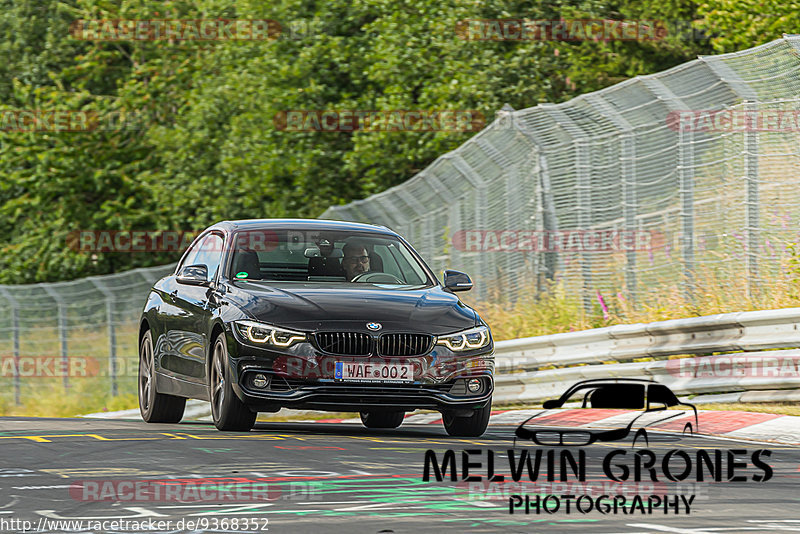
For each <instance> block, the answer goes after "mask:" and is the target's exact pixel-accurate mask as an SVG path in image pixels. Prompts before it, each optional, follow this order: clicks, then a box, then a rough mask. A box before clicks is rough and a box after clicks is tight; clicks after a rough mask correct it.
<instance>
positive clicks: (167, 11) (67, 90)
mask: <svg viewBox="0 0 800 534" xmlns="http://www.w3.org/2000/svg"><path fill="white" fill-rule="evenodd" d="M751 3H752V2H751ZM773 3H774V2H773ZM739 5H740V4H736V5H734V4H733V3H731V2H728V1H725V2H723V1H718V0H715V1H714V2H711V3H707V4H703V5H702V6H700V7H699V8H698V6H697V5H695V4H693V3H690V2H685V1H682V0H665V1H662V2H655V1H653V0H647V1H645V2H631V1H629V0H617V1H614V2H610V3H609V2H599V1H596V0H585V1H579V2H574V1H573V2H570V1H562V0H499V1H495V2H491V3H489V2H483V1H481V0H474V1H472V0H471V1H464V0H435V1H434V0H399V1H394V0H393V1H389V0H328V1H325V2H322V1H314V0H277V1H275V2H270V3H267V2H262V1H257V0H242V1H240V2H236V3H231V2H222V1H219V0H200V1H198V2H188V1H178V0H167V1H162V0H158V1H156V0H129V1H126V2H121V3H111V2H106V1H104V0H80V1H79V0H66V1H56V0H39V1H37V2H21V1H19V0H0V6H1V7H2V10H0V36H1V40H0V53H1V54H2V57H3V58H4V59H5V61H4V62H3V63H2V64H0V111H1V110H9V109H17V110H19V109H51V110H84V111H91V112H94V113H96V114H98V116H107V115H108V114H110V113H113V112H118V111H126V112H129V113H136V114H138V115H139V116H141V117H144V118H145V120H144V121H143V122H140V123H138V125H137V126H136V128H132V129H121V130H116V131H114V130H111V131H101V130H97V131H92V132H0V177H2V178H0V283H27V282H40V281H54V280H63V279H72V278H76V277H80V276H85V275H89V274H100V273H107V272H113V271H119V270H123V269H128V268H131V267H137V266H145V265H155V264H160V263H166V262H168V261H172V260H175V259H176V258H175V254H164V253H162V254H123V253H97V254H88V253H81V252H77V251H74V250H71V249H70V248H69V247H68V246H66V237H67V234H68V232H70V231H72V230H79V229H88V230H113V229H125V230H135V229H142V230H198V229H201V228H203V227H205V226H207V225H209V224H211V223H214V222H216V221H218V220H222V219H233V218H250V217H280V216H299V217H315V216H318V215H319V214H320V213H321V212H322V211H323V210H324V209H325V208H327V207H328V206H330V205H332V204H340V203H344V202H348V201H350V200H353V199H357V198H363V197H365V196H368V195H370V194H373V193H375V192H378V191H381V190H384V189H386V188H388V187H391V186H393V185H396V184H398V183H401V182H403V181H405V180H407V179H408V178H410V177H411V176H412V175H413V174H414V173H416V172H418V171H419V170H421V169H422V168H424V167H425V166H426V165H428V164H429V163H430V162H431V161H433V159H435V158H436V157H437V156H439V155H441V154H442V153H444V152H446V151H448V150H452V149H454V148H455V147H457V146H458V145H460V144H461V143H463V142H464V141H465V140H466V139H467V138H469V136H470V135H472V134H471V133H457V132H402V133H401V132H350V133H347V132H287V131H282V130H279V129H277V128H276V127H275V124H274V123H273V119H274V117H275V116H276V114H278V113H279V112H281V111H286V110H356V109H360V110H398V109H407V110H448V109H449V110H459V109H462V110H478V111H480V112H482V113H483V114H484V115H485V116H486V117H487V119H489V120H491V119H492V118H493V116H494V114H495V112H496V111H497V110H499V109H500V108H501V107H502V106H503V105H504V104H505V103H508V104H510V105H511V106H512V107H514V108H516V109H521V108H526V107H531V106H535V105H537V104H539V103H541V102H560V101H564V100H567V99H569V98H572V97H574V96H576V95H578V94H581V93H585V92H588V91H593V90H596V89H600V88H602V87H606V86H608V85H611V84H614V83H616V82H619V81H621V80H624V79H626V78H629V77H631V76H635V75H637V74H646V73H652V72H656V71H659V70H663V69H665V68H669V67H672V66H674V65H677V64H679V63H682V62H684V61H687V60H690V59H693V58H694V57H695V56H696V55H697V54H698V53H709V52H711V50H712V49H711V43H710V42H709V41H707V40H691V39H685V38H682V37H680V36H669V35H668V36H667V38H666V39H663V40H659V41H640V42H630V41H584V42H541V41H539V42H537V41H523V42H516V41H469V40H463V39H461V38H459V36H458V35H457V34H456V31H455V28H456V24H457V23H458V22H459V21H463V20H469V19H501V18H529V19H536V20H543V19H549V20H552V19H560V18H582V19H598V18H610V19H671V20H676V19H681V20H694V19H696V18H698V13H702V14H704V16H705V17H706V21H707V22H706V23H705V24H707V25H710V24H711V23H713V26H714V27H715V28H716V29H723V28H733V27H734V26H735V25H737V24H744V25H745V26H746V27H747V28H748V29H747V32H749V33H746V35H745V36H741V35H737V36H736V37H735V38H734V37H730V36H729V37H726V38H722V37H715V38H714V39H715V41H714V45H715V46H717V47H718V48H719V47H721V48H723V49H728V48H730V47H738V48H743V47H746V46H749V45H750V40H754V39H755V40H758V39H770V38H772V37H773V36H771V35H769V34H765V33H764V29H765V27H764V26H763V25H762V24H761V23H760V22H759V21H760V19H753V18H752V17H750V15H749V14H748V13H747V12H745V10H744V9H739V7H738V6H739ZM753 5H755V4H753ZM773 7H774V11H773V12H785V13H787V15H786V16H787V17H789V18H791V17H792V16H794V17H796V13H797V12H798V11H797V10H796V9H795V10H794V15H792V13H791V7H790V6H789V5H788V4H787V5H780V6H779V5H778V4H775V6H773ZM795 7H796V6H795ZM217 18H224V19H237V18H238V19H273V20H277V21H279V22H280V23H281V24H282V27H283V29H284V31H283V33H282V34H281V36H280V38H278V39H276V40H273V41H229V42H203V41H181V42H174V41H157V42H143V41H129V42H113V41H96V42H95V41H81V40H77V39H74V38H71V37H70V35H69V27H70V24H71V23H73V22H74V21H75V20H77V19H217ZM708 21H711V23H709V22H708ZM790 23H791V21H790V20H789V19H786V20H785V21H783V22H781V23H780V24H778V26H775V25H773V26H770V28H778V27H779V26H781V25H782V24H783V25H786V24H790ZM703 24H704V23H702V22H701V23H700V25H701V26H702V25H703ZM794 24H795V25H796V21H794ZM719 33H720V34H724V33H726V32H719ZM727 33H731V34H732V33H735V32H727Z"/></svg>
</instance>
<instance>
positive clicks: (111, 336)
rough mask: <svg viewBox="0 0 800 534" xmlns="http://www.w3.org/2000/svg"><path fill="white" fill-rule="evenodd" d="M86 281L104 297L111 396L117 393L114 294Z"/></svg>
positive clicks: (105, 288)
mask: <svg viewBox="0 0 800 534" xmlns="http://www.w3.org/2000/svg"><path fill="white" fill-rule="evenodd" d="M88 280H89V281H90V282H91V283H92V284H93V285H94V286H95V287H96V288H97V289H98V290H99V291H100V292H101V293H103V295H105V297H106V324H107V325H108V374H109V377H110V379H111V396H112V397H116V396H117V394H118V393H119V388H118V386H117V333H116V330H115V327H114V306H115V302H114V293H113V292H111V291H110V290H109V289H108V288H107V287H106V286H104V285H103V284H102V282H100V281H98V280H97V279H95V278H88Z"/></svg>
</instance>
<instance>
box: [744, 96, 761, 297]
mask: <svg viewBox="0 0 800 534" xmlns="http://www.w3.org/2000/svg"><path fill="white" fill-rule="evenodd" d="M756 108H757V105H756V103H755V102H753V101H746V102H745V104H744V109H745V113H747V114H748V115H749V114H750V112H755V111H756ZM744 174H745V181H746V184H747V200H746V201H745V220H746V222H745V225H746V227H745V233H746V235H747V251H746V253H747V297H748V298H750V299H752V298H753V297H754V296H755V295H756V291H757V290H756V288H757V287H758V284H757V280H758V248H759V242H758V241H759V239H758V237H759V236H758V234H759V218H758V207H759V202H758V132H757V131H755V129H754V128H747V129H746V130H745V132H744Z"/></svg>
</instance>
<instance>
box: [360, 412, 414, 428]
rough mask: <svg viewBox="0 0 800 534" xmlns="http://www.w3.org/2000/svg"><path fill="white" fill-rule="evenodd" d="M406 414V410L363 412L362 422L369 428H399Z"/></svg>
mask: <svg viewBox="0 0 800 534" xmlns="http://www.w3.org/2000/svg"><path fill="white" fill-rule="evenodd" d="M405 416H406V412H361V422H362V423H364V426H365V427H367V428H397V427H398V426H400V425H401V424H403V418H404V417H405Z"/></svg>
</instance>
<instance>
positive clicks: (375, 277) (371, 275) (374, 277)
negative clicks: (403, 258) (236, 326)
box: [350, 271, 405, 285]
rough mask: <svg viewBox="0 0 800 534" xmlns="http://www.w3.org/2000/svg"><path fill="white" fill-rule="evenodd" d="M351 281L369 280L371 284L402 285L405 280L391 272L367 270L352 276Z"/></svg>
mask: <svg viewBox="0 0 800 534" xmlns="http://www.w3.org/2000/svg"><path fill="white" fill-rule="evenodd" d="M350 281H351V282H370V283H373V284H400V285H403V284H405V282H403V281H402V280H400V279H399V278H397V277H396V276H395V275H393V274H389V273H382V272H379V271H367V272H365V273H361V274H359V275H356V276H355V277H353V279H352V280H350Z"/></svg>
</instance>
